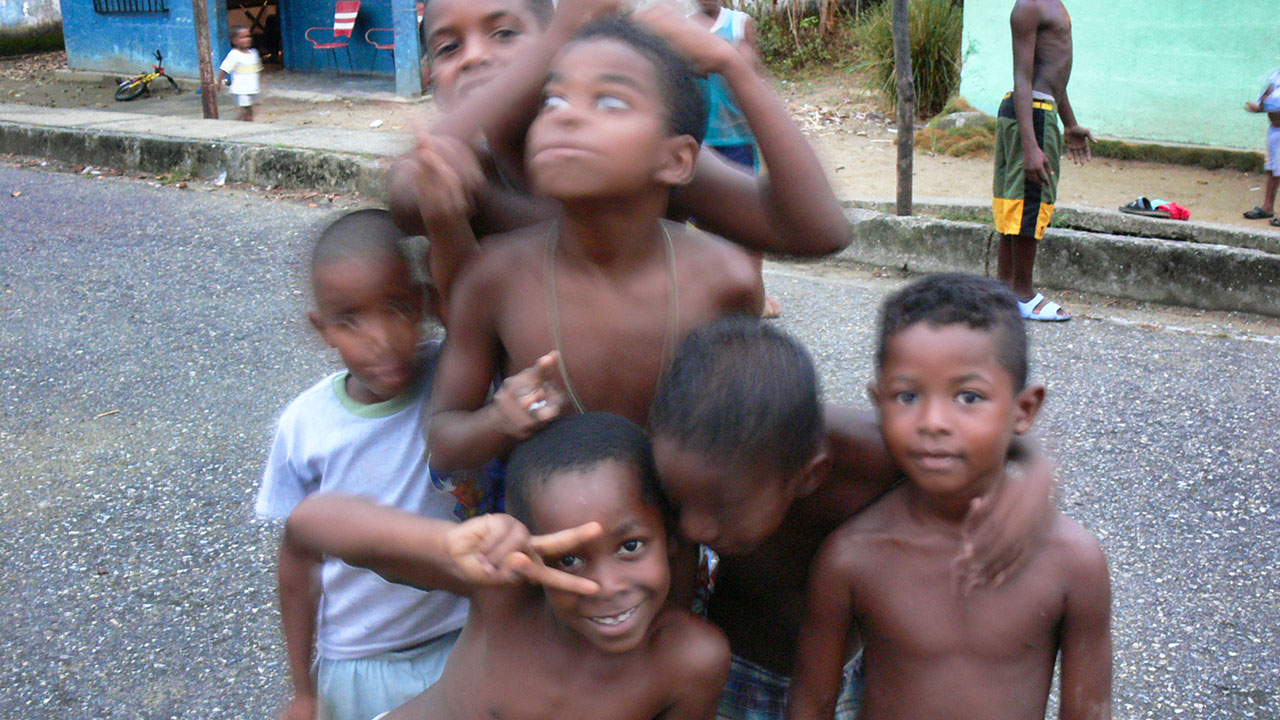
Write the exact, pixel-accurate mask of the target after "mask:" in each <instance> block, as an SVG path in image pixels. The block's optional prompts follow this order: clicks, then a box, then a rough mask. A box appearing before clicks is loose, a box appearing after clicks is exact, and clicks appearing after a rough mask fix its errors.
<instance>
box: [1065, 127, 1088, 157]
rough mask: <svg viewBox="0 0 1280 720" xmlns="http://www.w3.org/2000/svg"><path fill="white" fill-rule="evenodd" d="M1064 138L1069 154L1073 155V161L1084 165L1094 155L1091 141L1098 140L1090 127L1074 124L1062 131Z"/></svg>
mask: <svg viewBox="0 0 1280 720" xmlns="http://www.w3.org/2000/svg"><path fill="white" fill-rule="evenodd" d="M1062 139H1063V141H1064V142H1065V144H1066V146H1067V155H1068V156H1070V157H1071V162H1074V163H1075V164H1077V165H1083V164H1084V163H1085V161H1087V160H1089V159H1090V158H1092V157H1093V149H1092V148H1090V147H1089V143H1092V142H1096V141H1095V140H1094V139H1093V133H1091V132H1089V130H1088V128H1083V127H1080V126H1079V125H1072V126H1071V127H1069V128H1066V129H1065V130H1063V131H1062Z"/></svg>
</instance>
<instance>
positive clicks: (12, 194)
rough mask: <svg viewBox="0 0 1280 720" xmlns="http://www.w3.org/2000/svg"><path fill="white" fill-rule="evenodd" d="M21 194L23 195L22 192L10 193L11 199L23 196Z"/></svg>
mask: <svg viewBox="0 0 1280 720" xmlns="http://www.w3.org/2000/svg"><path fill="white" fill-rule="evenodd" d="M21 194H22V191H21V190H14V191H13V192H11V193H9V196H10V197H18V196H19V195H21Z"/></svg>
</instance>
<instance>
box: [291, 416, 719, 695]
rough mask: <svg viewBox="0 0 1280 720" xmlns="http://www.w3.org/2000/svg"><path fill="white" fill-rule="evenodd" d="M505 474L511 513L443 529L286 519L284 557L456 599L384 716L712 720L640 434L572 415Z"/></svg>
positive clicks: (316, 512) (338, 509) (696, 628)
mask: <svg viewBox="0 0 1280 720" xmlns="http://www.w3.org/2000/svg"><path fill="white" fill-rule="evenodd" d="M508 473H509V479H510V483H511V484H510V486H509V488H508V502H509V507H510V509H511V512H512V516H508V515H484V516H480V517H478V518H474V519H472V520H469V521H467V522H465V523H463V524H461V525H457V524H451V523H447V522H443V521H436V520H432V519H429V518H424V517H421V516H417V515H412V514H408V513H403V512H400V511H398V510H394V509H391V508H387V507H383V506H378V505H374V504H373V503H370V502H368V501H365V500H361V499H356V498H353V497H343V496H327V497H326V496H323V495H321V496H313V497H312V498H311V499H308V500H305V501H303V503H302V504H300V505H299V506H298V509H297V510H295V511H294V513H293V515H292V516H291V517H290V519H289V523H288V526H287V531H286V532H287V534H286V540H287V542H289V543H290V544H291V545H290V546H291V547H292V548H295V550H296V551H297V552H304V553H313V554H317V555H318V554H330V555H335V556H338V557H341V558H343V559H344V560H346V561H348V562H351V563H354V564H358V565H362V566H366V567H369V568H371V569H374V570H376V571H378V572H379V573H381V574H382V575H384V576H385V577H387V578H388V579H390V580H393V581H397V582H404V583H407V584H410V585H413V586H415V587H420V588H447V589H450V590H452V591H454V592H457V593H464V594H467V595H470V597H471V610H470V612H469V613H468V615H467V621H466V625H465V626H464V628H463V631H462V635H461V636H460V637H459V639H458V642H457V645H456V646H455V647H454V649H453V652H452V654H450V656H449V660H448V662H447V663H446V665H445V668H444V674H443V675H442V676H441V678H440V680H439V682H437V683H436V684H435V685H433V686H432V687H431V688H430V689H428V690H427V691H426V692H424V693H422V694H421V695H419V696H418V697H417V698H415V699H413V700H410V701H409V702H408V703H406V704H404V705H402V706H401V707H400V708H398V709H396V710H395V711H393V712H391V713H390V714H389V715H387V717H388V718H390V719H396V718H415V719H419V720H469V719H470V718H478V717H496V718H509V719H510V718H515V719H529V720H541V719H544V718H545V719H546V720H566V719H567V720H573V719H578V718H581V719H587V718H590V719H591V720H615V719H616V720H648V719H650V718H664V719H666V720H675V719H677V718H680V719H685V718H687V719H691V720H709V718H711V717H713V716H714V712H715V703H716V699H717V698H718V697H719V695H720V688H721V686H722V685H723V684H724V678H725V673H726V672H727V670H728V664H729V649H728V646H727V644H726V643H725V640H724V637H723V636H722V635H721V634H720V633H719V632H717V631H716V630H715V628H713V627H712V626H711V625H709V624H708V623H706V622H705V621H703V620H701V619H699V618H697V617H695V616H694V615H692V614H691V613H689V612H687V611H685V610H679V609H675V608H672V607H670V606H669V605H667V603H666V597H667V590H668V587H669V583H670V573H669V570H668V563H667V544H666V540H667V535H668V532H669V531H670V530H672V529H673V528H671V527H670V525H669V524H668V520H669V519H670V511H669V509H668V507H667V505H666V503H665V501H664V500H663V499H662V496H661V492H660V490H659V489H658V487H657V480H656V478H655V477H654V474H653V463H652V456H651V453H650V447H649V441H648V439H647V438H646V436H645V434H644V431H643V430H642V429H641V428H640V427H638V426H637V425H635V424H634V423H631V422H629V421H627V420H625V419H623V418H619V417H616V416H612V415H606V414H603V413H587V414H584V415H576V416H574V417H571V418H567V419H564V420H562V421H560V422H557V423H555V424H553V425H551V426H550V427H549V428H547V429H546V430H545V431H543V432H542V433H539V434H538V435H537V436H536V437H534V438H533V439H531V440H529V441H527V442H525V443H523V444H522V445H520V446H519V447H518V448H517V449H516V450H515V451H514V452H513V453H512V455H511V462H510V464H509V466H508ZM531 532H532V533H545V534H543V535H537V536H533V537H530V535H529V533H531ZM544 558H545V565H544V564H543V562H544V560H543V559H544ZM523 578H529V579H530V580H533V581H536V582H537V583H539V584H537V585H534V584H528V583H526V582H524V581H523Z"/></svg>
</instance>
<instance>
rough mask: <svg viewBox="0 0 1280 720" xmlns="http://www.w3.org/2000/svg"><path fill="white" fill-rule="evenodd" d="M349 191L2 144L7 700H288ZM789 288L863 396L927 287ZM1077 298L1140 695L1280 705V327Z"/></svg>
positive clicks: (1094, 462) (0, 468)
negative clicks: (181, 180) (225, 182)
mask: <svg viewBox="0 0 1280 720" xmlns="http://www.w3.org/2000/svg"><path fill="white" fill-rule="evenodd" d="M15 193H18V194H17V195H16V196H15V195H14V194H15ZM331 212H332V211H331V210H330V209H329V208H323V207H322V208H311V207H307V206H306V205H304V204H301V203H296V202H272V201H269V200H267V199H264V198H263V197H261V196H257V195H251V194H248V193H244V192H239V191H231V190H218V191H215V192H205V191H204V190H203V189H200V188H196V187H193V188H191V189H187V190H179V189H176V188H173V187H152V186H150V185H148V184H147V183H143V182H139V181H136V180H124V179H118V178H93V177H90V176H77V175H68V174H60V173H52V172H44V171H39V170H19V169H14V168H9V167H4V166H0V318H2V319H0V368H2V369H3V376H2V377H0V398H2V399H0V445H2V446H3V448H4V451H3V453H0V508H3V514H2V515H0V518H2V520H0V522H2V523H3V524H2V525H0V534H2V536H3V541H0V618H2V619H3V622H5V624H6V626H7V627H5V628H3V632H0V718H37V717H38V718H58V719H61V718H67V719H68V720H70V719H76V720H79V719H81V718H147V719H152V718H154V719H157V720H160V719H164V718H267V717H271V716H272V715H273V714H274V712H275V711H276V709H277V707H278V705H279V703H280V702H281V700H282V699H283V698H284V695H285V692H286V684H285V673H284V661H283V651H282V648H281V643H280V641H279V631H278V616H277V613H276V610H275V606H274V579H273V570H274V552H275V536H276V529H275V528H273V527H270V526H264V525H261V524H257V523H254V522H253V521H252V519H251V503H252V499H253V495H254V492H255V490H256V486H257V481H258V476H259V473H260V470H261V463H262V461H263V459H264V456H265V453H266V450H267V446H268V442H269V439H270V432H271V425H272V422H273V419H274V416H275V414H276V413H277V412H278V411H279V409H280V408H281V407H282V406H283V404H284V403H286V402H287V401H288V400H289V399H290V398H292V397H293V396H294V395H296V394H297V393H298V392H300V391H301V390H302V389H304V388H306V387H307V386H308V385H309V384H310V383H312V382H313V381H314V380H315V379H316V378H318V377H319V376H321V374H323V373H324V372H326V371H328V370H330V369H332V368H334V367H335V362H336V359H335V358H333V357H331V356H330V355H329V354H328V353H327V352H326V351H325V348H324V347H323V346H322V345H321V344H320V343H319V341H318V340H316V339H314V338H313V337H312V336H311V335H310V334H309V332H308V328H307V327H306V324H305V318H304V317H303V312H304V310H305V306H306V302H307V297H306V292H305V285H304V283H303V282H302V280H303V269H304V265H303V259H304V257H305V252H306V248H307V244H308V241H309V238H310V236H311V235H312V233H313V231H314V229H315V228H316V227H317V226H318V225H319V224H320V223H322V222H323V221H324V220H325V219H326V218H327V217H328V216H329V214H330V213H331ZM766 282H767V284H768V285H769V288H770V290H771V292H772V293H773V294H775V295H776V296H778V297H779V298H780V299H781V300H782V302H783V305H784V309H785V315H784V318H783V320H782V321H781V322H782V326H783V327H785V328H787V329H788V330H790V331H792V332H794V333H796V334H797V335H799V336H800V337H801V338H802V339H803V340H804V341H805V342H806V343H807V344H808V345H809V347H810V349H811V350H812V352H813V355H814V357H815V359H816V361H817V363H818V365H819V367H820V368H821V370H822V375H823V381H824V383H825V388H824V390H825V394H826V397H827V399H828V400H829V401H832V402H842V403H853V404H856V405H859V406H864V407H865V406H866V404H867V403H866V400H865V394H864V391H863V388H864V387H865V385H866V382H867V380H868V378H869V377H870V364H871V363H870V357H871V347H872V345H871V343H872V338H871V335H872V331H873V328H872V326H873V323H874V313H875V308H876V306H877V305H878V303H879V301H880V299H881V298H882V297H883V296H884V295H885V293H887V292H889V291H890V290H892V289H893V288H894V287H897V286H898V285H899V284H900V282H901V281H900V280H891V279H879V278H875V277H871V276H869V275H867V274H866V273H861V272H854V271H845V270H835V269H831V268H827V267H824V266H816V265H805V264H784V263H777V264H774V263H770V265H769V269H768V272H767V273H766ZM1072 309H1078V310H1081V311H1082V317H1079V318H1077V319H1076V320H1073V321H1071V322H1070V323H1067V324H1065V325H1061V326H1036V327H1034V328H1033V330H1032V337H1033V345H1034V364H1033V375H1034V376H1035V377H1036V378H1037V379H1039V380H1040V381H1042V382H1045V383H1046V384H1047V385H1048V388H1049V396H1048V400H1047V402H1046V410H1045V413H1044V415H1042V419H1041V421H1040V423H1039V429H1040V434H1041V437H1042V438H1043V439H1044V442H1045V443H1046V444H1047V445H1048V446H1049V447H1050V448H1051V449H1052V452H1053V453H1054V454H1055V455H1056V457H1057V458H1058V459H1059V464H1060V468H1061V474H1062V476H1063V483H1062V489H1061V498H1060V503H1061V506H1062V507H1063V509H1064V510H1065V511H1066V512H1068V513H1069V514H1071V515H1072V516H1074V517H1075V518H1077V519H1078V520H1080V521H1081V522H1082V523H1083V524H1084V525H1085V526H1086V527H1088V528H1090V529H1091V530H1093V531H1094V532H1095V533H1097V534H1098V535H1099V537H1100V538H1101V539H1102V544H1103V547H1104V549H1105V550H1106V551H1107V553H1108V556H1109V559H1110V563H1111V569H1112V581H1113V585H1114V610H1113V614H1114V621H1113V622H1114V638H1115V656H1116V670H1115V680H1116V686H1115V703H1116V717H1117V718H1151V719H1156V718H1159V719H1160V720H1167V719H1168V718H1172V717H1186V718H1211V717H1212V718H1217V717H1224V718H1225V717H1233V718H1234V717H1249V718H1278V717H1280V658H1278V657H1277V650H1280V622H1278V621H1277V619H1278V618H1280V549H1278V546H1280V450H1277V449H1276V447H1275V443H1276V438H1277V430H1276V428H1277V427H1280V343H1278V342H1277V339H1278V338H1280V322H1276V321H1260V322H1257V323H1255V324H1254V330H1255V331H1254V332H1247V333H1244V334H1240V333H1237V332H1236V331H1235V330H1233V329H1231V328H1225V329H1215V328H1209V329H1205V328H1206V327H1207V326H1205V325H1203V324H1199V325H1197V324H1196V323H1194V322H1182V321H1181V320H1180V319H1179V318H1178V316H1176V315H1170V314H1168V313H1163V312H1155V311H1152V312H1150V313H1148V312H1147V311H1144V310H1142V309H1137V310H1128V311H1124V312H1120V311H1116V312H1112V311H1111V310H1109V309H1108V308H1106V306H1104V305H1102V304H1091V305H1088V306H1078V307H1077V306H1073V307H1072ZM1112 316H1121V317H1122V318H1123V321H1118V320H1115V319H1112ZM1181 325H1188V326H1192V327H1191V329H1186V328H1181V327H1173V326H1181Z"/></svg>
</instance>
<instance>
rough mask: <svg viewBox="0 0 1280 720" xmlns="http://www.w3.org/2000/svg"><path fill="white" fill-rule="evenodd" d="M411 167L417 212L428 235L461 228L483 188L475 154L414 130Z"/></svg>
mask: <svg viewBox="0 0 1280 720" xmlns="http://www.w3.org/2000/svg"><path fill="white" fill-rule="evenodd" d="M415 136H416V142H415V143H414V149H413V155H412V158H413V165H414V170H415V173H414V174H415V176H416V177H415V180H416V184H417V195H418V209H419V211H420V212H421V213H422V221H423V223H424V224H425V225H426V227H427V230H428V232H431V231H433V230H434V231H439V230H441V229H444V230H448V229H452V228H454V227H455V226H458V225H465V224H466V223H467V218H468V217H470V216H471V211H472V208H473V205H474V203H473V197H474V195H475V193H476V192H477V190H478V188H479V187H481V186H482V185H483V184H484V172H483V171H482V170H481V169H480V164H479V162H478V161H477V160H476V157H475V153H473V152H471V149H470V148H468V147H466V146H465V145H464V144H463V143H462V142H460V141H458V140H456V139H454V138H448V137H432V136H431V135H430V133H428V132H418V131H417V130H415Z"/></svg>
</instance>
